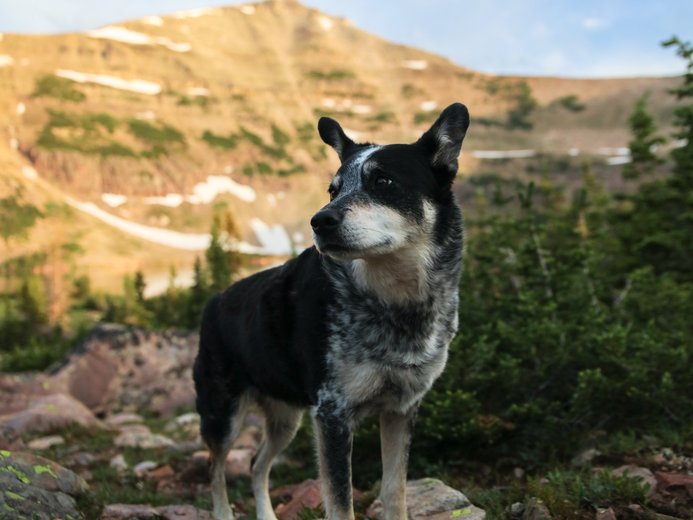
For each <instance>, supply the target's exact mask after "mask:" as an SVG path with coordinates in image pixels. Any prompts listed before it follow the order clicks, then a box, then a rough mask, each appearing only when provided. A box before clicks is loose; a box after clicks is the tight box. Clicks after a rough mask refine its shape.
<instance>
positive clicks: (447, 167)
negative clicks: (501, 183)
mask: <svg viewBox="0 0 693 520" xmlns="http://www.w3.org/2000/svg"><path fill="white" fill-rule="evenodd" d="M468 126H469V112H468V111H467V107H465V106H464V105H462V104H460V103H455V104H453V105H450V106H449V107H447V108H446V109H445V110H443V112H442V113H441V114H440V116H439V117H438V120H437V121H436V122H435V123H434V124H433V126H431V128H430V129H429V130H428V131H427V132H426V133H424V134H423V135H422V136H421V138H420V139H419V140H418V141H416V142H415V143H413V144H391V145H385V146H380V145H374V144H357V143H354V142H353V141H352V140H351V139H349V137H347V135H346V134H345V133H344V131H343V130H342V127H341V126H340V125H339V123H337V121H335V120H334V119H330V118H328V117H323V118H320V121H319V122H318V131H319V132H320V137H321V138H322V140H323V141H324V142H325V143H327V144H329V145H330V146H331V147H332V148H334V149H335V151H336V152H337V154H338V155H339V158H340V160H341V162H342V164H341V166H340V168H339V170H337V173H336V174H335V176H334V178H333V179H332V182H331V183H330V187H329V190H328V191H329V193H330V203H329V204H327V205H326V206H325V207H323V208H322V209H321V210H320V211H318V212H317V213H316V214H315V215H314V216H313V218H312V219H311V221H310V224H311V226H312V228H313V238H314V240H315V244H316V246H317V248H318V250H319V251H320V252H321V253H323V254H326V255H329V256H332V257H334V258H337V259H353V258H369V257H373V256H378V255H383V254H387V253H392V252H395V251H397V250H398V249H400V248H403V247H405V246H407V245H411V244H415V243H416V242H417V239H418V238H420V237H421V236H422V235H425V234H426V233H430V231H431V229H432V227H433V223H434V221H435V216H436V209H437V206H438V205H439V204H442V203H446V202H449V201H450V200H451V190H452V181H453V179H454V178H455V175H456V174H457V157H458V155H459V153H460V149H461V147H462V140H463V139H464V136H465V133H466V132H467V127H468Z"/></svg>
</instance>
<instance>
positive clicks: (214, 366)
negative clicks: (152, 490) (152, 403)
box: [193, 296, 248, 520]
mask: <svg viewBox="0 0 693 520" xmlns="http://www.w3.org/2000/svg"><path fill="white" fill-rule="evenodd" d="M218 305H219V296H215V297H213V298H211V299H210V301H209V302H208V303H207V306H206V307H205V311H204V315H203V319H202V326H201V327H200V349H199V352H198V355H197V358H196V359H195V365H194V367H193V379H194V380H195V390H196V392H197V401H196V404H197V412H198V413H199V414H200V434H201V435H202V438H203V439H204V441H205V443H207V446H208V447H209V450H210V463H211V464H210V481H211V487H212V502H213V504H214V518H215V519H216V520H233V512H232V511H231V507H230V506H229V500H228V496H227V495H226V476H225V474H224V469H225V464H226V456H227V455H228V453H229V449H230V448H231V444H232V443H233V441H234V439H235V438H236V437H237V436H238V434H239V433H240V430H241V427H242V426H243V419H244V416H245V408H246V405H247V402H248V394H247V392H245V389H244V388H243V386H242V384H240V383H239V382H238V381H234V380H232V376H231V367H230V366H229V361H228V360H227V357H226V355H225V346H224V344H223V341H222V340H221V337H220V335H219V329H218V322H217V319H218Z"/></svg>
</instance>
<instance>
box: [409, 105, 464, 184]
mask: <svg viewBox="0 0 693 520" xmlns="http://www.w3.org/2000/svg"><path fill="white" fill-rule="evenodd" d="M468 127H469V110H467V107H466V106H464V105H463V104H462V103H453V104H452V105H450V106H449V107H447V108H446V109H445V110H443V112H442V113H441V114H440V116H439V117H438V120H437V121H436V122H435V123H433V126H431V128H430V129H429V130H428V131H427V132H426V133H425V134H423V135H422V136H421V138H420V139H419V140H418V141H417V142H416V144H417V145H419V146H421V147H422V148H423V149H424V151H425V153H426V154H427V155H428V157H429V160H430V162H431V168H433V170H434V171H435V172H440V173H441V174H442V175H443V182H445V183H447V182H452V179H453V178H454V177H455V175H456V174H457V157H458V156H459V155H460V150H461V149H462V141H463V140H464V136H465V134H466V133H467V128H468Z"/></svg>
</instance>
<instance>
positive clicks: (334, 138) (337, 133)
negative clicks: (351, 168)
mask: <svg viewBox="0 0 693 520" xmlns="http://www.w3.org/2000/svg"><path fill="white" fill-rule="evenodd" d="M318 132H319V133H320V138H321V139H322V140H323V141H324V142H325V144H329V145H330V146H331V147H332V148H334V150H335V152H337V155H339V160H340V161H342V162H344V158H345V157H346V156H347V155H348V151H349V148H351V147H352V146H354V144H355V143H354V141H352V140H351V139H349V137H348V136H347V135H346V134H345V133H344V130H342V127H341V126H339V123H338V122H337V121H335V120H334V119H332V118H330V117H321V118H320V121H318Z"/></svg>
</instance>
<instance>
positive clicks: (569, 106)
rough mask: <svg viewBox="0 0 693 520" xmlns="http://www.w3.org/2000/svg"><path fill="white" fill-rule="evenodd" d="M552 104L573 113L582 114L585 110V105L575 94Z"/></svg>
mask: <svg viewBox="0 0 693 520" xmlns="http://www.w3.org/2000/svg"><path fill="white" fill-rule="evenodd" d="M552 104H555V105H557V106H560V107H562V108H565V109H566V110H570V111H571V112H582V111H583V110H585V104H584V103H581V102H580V99H579V98H578V97H577V96H576V95H575V94H570V95H568V96H563V97H560V98H558V99H557V100H556V101H554V102H553V103H552Z"/></svg>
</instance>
